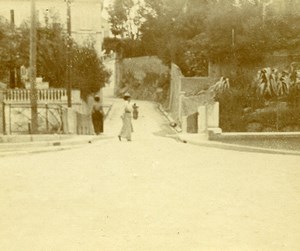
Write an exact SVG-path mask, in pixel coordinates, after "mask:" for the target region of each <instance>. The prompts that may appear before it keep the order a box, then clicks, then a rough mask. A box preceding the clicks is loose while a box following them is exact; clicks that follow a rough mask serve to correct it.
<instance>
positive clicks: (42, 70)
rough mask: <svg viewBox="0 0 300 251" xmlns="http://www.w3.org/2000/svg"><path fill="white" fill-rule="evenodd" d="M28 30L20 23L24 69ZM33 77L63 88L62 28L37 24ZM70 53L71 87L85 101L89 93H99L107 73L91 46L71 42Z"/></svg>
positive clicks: (64, 79)
mask: <svg viewBox="0 0 300 251" xmlns="http://www.w3.org/2000/svg"><path fill="white" fill-rule="evenodd" d="M28 30H29V27H28V24H27V23H26V22H24V23H23V24H22V26H21V28H20V32H21V36H20V37H21V39H20V42H19V48H18V50H19V52H20V61H21V62H22V64H24V65H26V66H28V60H29V36H28V34H29V32H28ZM37 37H38V45H37V75H38V76H42V77H43V79H44V80H45V81H48V82H49V85H50V87H55V88H66V83H67V81H66V69H67V61H66V58H67V55H66V53H67V35H66V34H65V32H64V29H63V27H62V26H61V25H60V24H59V23H56V22H51V20H50V21H49V20H48V22H46V26H41V24H39V26H38V30H37ZM72 44H73V46H72V47H73V48H72V51H71V58H72V71H71V75H72V76H71V77H72V81H73V82H74V83H73V88H78V89H80V90H81V95H82V97H83V98H84V99H85V98H86V97H87V96H88V95H89V94H92V93H94V92H97V91H99V89H100V88H101V87H103V86H104V84H105V82H106V81H107V80H108V77H109V72H108V71H107V70H106V69H105V67H104V65H103V64H102V62H101V61H100V59H99V57H98V55H97V52H96V50H95V48H94V46H93V44H92V43H86V44H84V45H78V44H76V42H75V41H72Z"/></svg>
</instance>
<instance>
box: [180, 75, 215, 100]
mask: <svg viewBox="0 0 300 251" xmlns="http://www.w3.org/2000/svg"><path fill="white" fill-rule="evenodd" d="M216 82H217V79H216V78H210V77H184V78H182V82H181V91H183V92H185V95H186V96H190V95H197V94H198V93H199V92H201V91H205V90H207V89H208V88H209V87H210V86H212V85H213V84H215V83H216Z"/></svg>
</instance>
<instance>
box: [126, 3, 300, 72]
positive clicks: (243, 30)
mask: <svg viewBox="0 0 300 251" xmlns="http://www.w3.org/2000/svg"><path fill="white" fill-rule="evenodd" d="M143 2H144V4H139V5H137V6H136V7H138V8H139V10H138V13H139V15H137V16H136V17H137V18H139V19H140V22H139V25H138V30H139V39H140V40H141V43H142V45H143V51H144V53H145V54H146V55H157V56H159V57H160V58H161V59H162V60H163V62H165V63H166V64H170V62H171V61H172V62H174V63H176V64H177V65H178V66H179V67H180V68H181V70H182V72H183V74H184V75H186V76H205V75H207V65H208V62H209V61H212V62H220V61H224V60H225V62H227V63H231V64H235V65H236V66H243V65H253V64H258V63H261V62H262V59H263V58H264V56H265V55H266V54H267V53H272V52H274V51H276V50H281V49H286V50H288V51H292V50H295V49H296V48H297V47H298V46H299V45H300V42H299V41H300V39H299V34H300V32H299V31H300V28H299V27H300V25H299V24H300V15H299V13H298V12H297V11H294V10H293V5H292V1H290V2H289V3H285V4H286V6H287V7H286V11H284V10H282V11H281V14H280V15H278V13H277V12H274V11H272V10H273V9H274V8H273V7H274V6H275V4H270V5H268V6H267V8H266V10H267V11H263V9H264V7H266V3H265V2H264V1H252V0H251V1H236V0H224V1H217V0H216V1H205V0H188V1H180V0H176V1H174V0H145V1H143ZM123 13H124V12H123ZM230 77H232V76H230Z"/></svg>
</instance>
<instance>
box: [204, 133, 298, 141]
mask: <svg viewBox="0 0 300 251" xmlns="http://www.w3.org/2000/svg"><path fill="white" fill-rule="evenodd" d="M208 136H209V137H208V139H209V140H216V141H218V140H246V139H253V140H255V139H287V138H293V139H295V138H299V140H300V132H257V133H220V134H216V133H213V132H212V131H209V135H208Z"/></svg>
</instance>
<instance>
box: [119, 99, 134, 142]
mask: <svg viewBox="0 0 300 251" xmlns="http://www.w3.org/2000/svg"><path fill="white" fill-rule="evenodd" d="M123 99H124V100H125V104H124V110H123V114H122V116H121V118H122V121H123V125H122V129H121V131H120V133H119V135H118V138H119V140H120V141H121V140H122V138H125V139H127V141H131V133H132V132H133V127H132V110H133V108H132V105H131V102H130V94H129V93H125V95H124V98H123Z"/></svg>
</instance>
